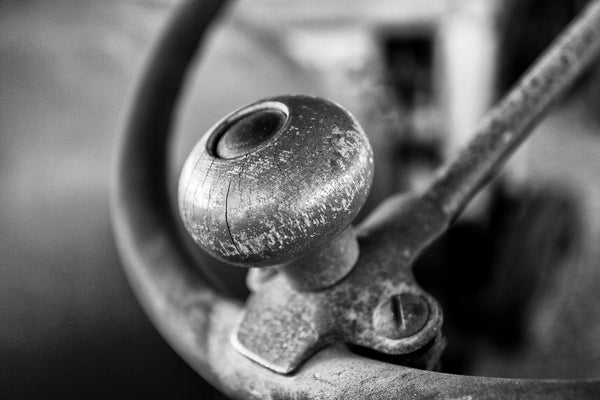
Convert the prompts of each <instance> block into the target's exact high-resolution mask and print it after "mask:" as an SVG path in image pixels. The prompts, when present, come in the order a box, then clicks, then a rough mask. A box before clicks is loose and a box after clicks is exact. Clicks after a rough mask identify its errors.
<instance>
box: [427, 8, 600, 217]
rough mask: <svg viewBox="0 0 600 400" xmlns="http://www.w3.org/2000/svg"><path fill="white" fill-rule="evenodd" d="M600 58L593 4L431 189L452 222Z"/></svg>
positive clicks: (599, 20)
mask: <svg viewBox="0 0 600 400" xmlns="http://www.w3.org/2000/svg"><path fill="white" fill-rule="evenodd" d="M599 54H600V5H599V4H598V2H597V1H594V2H591V3H590V5H589V6H588V8H587V9H586V10H584V12H583V13H582V15H581V16H580V18H578V19H577V20H576V21H575V22H574V23H572V24H571V25H570V26H569V27H568V28H567V29H566V30H565V32H563V33H562V34H561V35H560V36H559V38H558V39H556V40H555V42H554V43H553V44H552V45H551V46H550V47H549V48H548V49H547V50H546V52H545V53H544V54H542V55H541V56H540V58H539V59H538V61H537V62H536V63H535V64H534V66H533V67H531V68H530V69H529V71H528V72H527V73H526V74H525V75H524V76H523V77H522V78H521V79H520V80H519V82H518V83H517V85H516V87H515V88H513V89H512V90H511V91H510V93H509V94H508V95H507V96H505V97H504V99H503V100H502V101H500V102H499V103H498V105H496V106H495V107H494V108H492V110H490V111H489V112H488V113H487V114H486V116H485V117H484V119H483V120H482V121H481V123H480V125H479V127H478V128H477V129H476V134H475V137H474V138H473V139H472V140H471V141H470V142H469V144H468V145H467V146H466V147H465V148H464V149H463V150H462V152H460V153H459V154H458V155H457V157H456V158H455V159H454V160H452V161H451V162H449V163H447V164H446V166H445V168H443V169H441V170H440V171H439V172H438V174H437V178H436V180H435V181H434V183H433V184H432V185H431V187H430V188H429V189H428V193H427V194H426V196H427V197H429V198H430V199H433V200H434V201H435V202H436V203H438V204H439V206H440V207H441V208H442V209H443V210H444V212H445V213H447V214H448V215H449V216H450V217H451V218H452V219H454V218H456V217H457V216H458V215H460V213H461V212H462V210H463V208H464V207H465V206H466V205H467V204H468V202H469V201H470V200H471V198H472V197H473V196H474V195H475V194H476V193H477V192H478V190H479V189H480V188H481V187H482V186H483V185H485V184H486V183H487V182H488V181H489V180H490V179H491V178H492V177H493V176H494V175H495V173H496V172H497V170H498V168H500V167H501V166H502V165H503V164H504V161H505V160H506V158H507V157H509V156H510V155H511V154H512V153H513V152H514V150H515V148H516V147H517V146H518V145H519V144H520V143H521V142H522V141H523V140H525V138H527V136H528V135H529V133H531V131H532V128H533V126H534V125H535V124H536V123H537V122H539V121H540V119H541V118H543V116H544V115H545V114H546V113H547V112H548V111H549V110H550V106H551V105H552V103H553V102H555V101H556V100H557V99H559V98H560V95H561V94H562V93H564V92H565V90H566V89H568V88H569V87H570V85H572V84H573V82H574V81H575V80H576V78H577V77H578V76H580V75H581V73H582V72H583V71H584V70H585V69H586V68H587V67H589V66H590V65H591V64H592V63H593V62H594V61H596V60H597V59H598V55H599Z"/></svg>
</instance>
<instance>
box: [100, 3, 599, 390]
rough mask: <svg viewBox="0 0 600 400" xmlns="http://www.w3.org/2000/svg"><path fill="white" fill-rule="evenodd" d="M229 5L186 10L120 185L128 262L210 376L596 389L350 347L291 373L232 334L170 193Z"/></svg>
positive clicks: (123, 152)
mask: <svg viewBox="0 0 600 400" xmlns="http://www.w3.org/2000/svg"><path fill="white" fill-rule="evenodd" d="M223 5H224V4H223V2H221V1H218V0H205V1H202V0H192V1H189V2H187V3H186V4H184V5H183V6H182V7H181V9H180V10H179V11H178V12H177V15H176V16H175V18H174V19H173V21H172V23H171V25H170V26H169V28H168V30H167V32H165V34H164V36H163V38H162V40H161V42H160V43H159V44H158V46H157V48H156V49H155V52H154V56H153V58H152V60H151V61H150V63H149V66H148V70H147V72H146V75H145V77H144V78H143V81H142V85H141V88H140V90H139V92H138V95H137V97H136V99H135V103H134V105H133V112H132V116H131V118H130V121H129V126H128V128H127V130H126V134H125V135H124V137H123V141H122V143H121V146H120V149H119V154H118V167H117V171H116V173H117V176H116V177H115V180H114V183H115V186H114V187H113V190H112V213H113V221H114V229H115V235H116V241H117V246H118V247H119V249H120V252H121V255H122V258H123V261H124V266H125V269H126V271H127V274H128V276H129V279H130V281H131V284H132V286H133V287H134V289H135V291H136V293H137V295H138V297H139V299H140V301H141V303H142V305H143V306H144V308H145V310H146V312H147V313H148V315H149V316H150V318H151V319H152V320H153V322H154V324H155V325H156V326H157V327H158V328H159V330H160V331H161V333H162V334H163V335H164V336H165V337H166V338H167V340H168V341H169V343H170V344H171V345H172V346H173V348H175V350H176V351H177V352H178V353H179V354H180V355H181V356H182V357H183V358H184V359H185V360H186V361H187V362H188V363H189V364H190V365H191V366H192V367H193V368H194V369H195V370H196V371H197V372H198V373H199V374H201V375H202V376H203V377H204V378H205V379H207V380H208V381H209V382H211V383H212V384H213V385H215V386H216V387H218V388H220V389H221V390H222V391H223V392H224V393H226V394H228V395H231V396H233V397H236V398H294V399H309V398H310V399H312V398H344V399H362V398H380V399H397V398H403V397H409V396H410V397H414V398H507V397H522V396H526V397H527V398H544V399H548V398H595V397H596V396H597V393H599V392H600V381H559V380H519V379H500V378H487V377H477V376H459V375H451V374H444V373H437V372H431V371H424V370H417V369H411V368H406V367H402V366H398V365H393V364H388V363H385V362H380V361H376V360H373V359H369V358H365V357H361V356H359V355H356V354H354V353H352V352H350V351H349V350H348V349H347V348H345V347H343V346H332V347H329V348H326V349H324V350H322V351H321V352H319V353H318V354H316V355H315V356H313V357H312V358H311V359H310V360H309V361H308V362H307V363H306V364H304V365H303V366H302V368H301V369H300V370H299V371H298V372H297V373H295V374H294V375H291V376H284V375H280V374H277V373H275V372H272V371H270V370H268V369H266V368H263V367H261V366H259V365H257V364H255V363H254V362H252V361H250V360H249V359H247V358H246V357H244V356H243V355H241V354H239V353H238V352H237V351H236V350H235V349H233V347H232V346H231V344H230V341H229V338H230V335H231V332H232V331H233V329H234V326H235V325H236V324H237V323H238V321H239V320H240V318H241V315H242V311H243V306H242V304H240V303H239V302H237V301H235V300H232V299H228V298H225V297H223V296H222V295H220V294H218V293H217V292H216V291H215V290H213V289H212V288H211V287H209V286H208V285H207V284H206V283H205V282H204V280H203V279H202V277H201V276H200V274H199V272H198V270H197V267H196V266H195V265H194V263H193V261H192V258H191V256H189V255H188V254H187V252H186V250H185V246H184V244H183V242H182V240H181V236H180V235H181V234H182V231H181V229H180V227H179V226H178V224H177V214H176V212H174V209H173V206H172V204H171V202H170V200H169V196H168V193H167V161H168V158H167V155H166V153H167V152H166V151H165V149H166V148H167V147H168V138H169V132H170V127H171V124H172V119H173V116H174V111H175V106H176V103H177V99H178V96H179V93H180V90H181V88H182V86H183V83H184V77H185V73H186V71H187V68H188V66H189V64H190V62H191V61H192V59H193V57H194V54H195V51H196V48H197V46H198V44H199V43H200V42H201V39H202V37H203V35H204V33H205V32H206V30H207V28H208V27H209V26H210V23H211V22H212V21H213V20H214V18H215V17H216V16H217V15H218V12H219V10H220V9H221V8H222V7H223ZM515 145H516V144H515ZM487 173H490V174H491V173H492V172H491V171H487ZM476 178H477V179H480V178H481V177H476ZM451 183H452V182H451ZM483 183H484V182H483V181H479V182H478V183H477V185H478V186H479V185H482V184H483ZM438 189H439V190H442V191H443V190H445V189H444V186H438ZM448 201H449V202H448V204H449V206H450V207H451V208H454V210H453V212H458V211H457V210H459V209H461V208H462V203H461V202H460V201H459V202H458V203H457V199H456V198H449V199H448Z"/></svg>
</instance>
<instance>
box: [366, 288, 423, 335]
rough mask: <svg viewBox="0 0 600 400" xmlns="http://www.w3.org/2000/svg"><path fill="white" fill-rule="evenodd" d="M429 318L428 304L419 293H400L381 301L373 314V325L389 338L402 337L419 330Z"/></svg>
mask: <svg viewBox="0 0 600 400" xmlns="http://www.w3.org/2000/svg"><path fill="white" fill-rule="evenodd" d="M428 319H429V305H428V304H427V301H426V300H425V299H424V298H423V297H422V296H420V295H418V294H414V293H401V294H395V295H393V296H390V297H389V298H387V299H386V300H384V301H383V302H381V303H380V304H379V305H378V306H377V308H376V309H375V312H374V314H373V327H374V328H375V330H376V331H377V332H378V333H379V334H380V335H382V336H385V337H387V338H389V339H402V338H405V337H408V336H412V335H414V334H416V333H417V332H419V331H420V330H421V329H422V328H423V327H424V326H425V324H426V323H427V320H428Z"/></svg>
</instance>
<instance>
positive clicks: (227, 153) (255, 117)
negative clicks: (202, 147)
mask: <svg viewBox="0 0 600 400" xmlns="http://www.w3.org/2000/svg"><path fill="white" fill-rule="evenodd" d="M286 120H287V116H286V115H285V114H284V113H283V112H282V111H280V110H274V109H270V110H264V109H263V110H257V111H255V112H253V113H251V114H248V115H245V116H243V117H242V118H240V119H238V120H237V121H235V122H234V123H233V124H231V125H230V126H228V127H227V128H226V130H225V132H223V134H222V135H221V137H220V138H218V139H217V140H218V141H217V144H216V146H215V155H216V156H217V157H220V158H225V159H228V158H236V157H240V156H243V155H245V154H248V153H251V152H253V151H255V150H258V149H260V148H261V147H263V146H264V145H265V143H267V142H268V141H269V140H271V139H272V138H273V137H274V136H275V135H276V134H277V133H278V132H279V131H280V130H281V128H283V126H284V125H285V122H286Z"/></svg>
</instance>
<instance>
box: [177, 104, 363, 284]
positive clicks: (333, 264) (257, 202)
mask: <svg viewBox="0 0 600 400" xmlns="http://www.w3.org/2000/svg"><path fill="white" fill-rule="evenodd" d="M372 175H373V155H372V151H371V147H370V145H369V142H368V140H367V138H366V136H365V134H364V132H363V131H362V129H361V127H360V126H359V124H358V122H357V121H356V120H355V119H354V118H353V117H352V116H351V115H350V113H349V112H348V111H346V110H344V109H343V108H342V107H340V106H339V105H337V104H334V103H332V102H330V101H327V100H324V99H320V98H316V97H309V96H281V97H274V98H270V99H266V100H262V101H259V102H257V103H254V104H251V105H249V106H246V107H243V108H241V109H239V110H237V111H235V112H233V113H231V114H230V115H228V116H227V117H225V118H224V119H222V120H221V121H220V122H218V123H217V124H216V125H215V126H214V127H213V128H211V129H210V130H209V131H208V132H207V133H206V134H205V136H204V137H203V138H202V139H201V140H200V141H199V142H198V144H197V145H196V146H195V147H194V149H193V150H192V152H191V153H190V155H189V156H188V159H187V160H186V162H185V165H184V167H183V171H182V173H181V177H180V181H179V193H178V195H179V211H180V214H181V217H182V219H183V222H184V225H185V227H186V229H187V230H188V232H189V233H190V234H191V236H192V237H193V239H194V240H195V242H196V243H197V244H198V245H199V246H200V247H202V248H203V249H204V250H206V251H207V252H208V253H210V254H212V255H213V256H215V257H217V258H219V259H221V260H224V261H227V262H230V263H233V264H237V265H241V266H247V267H266V266H273V265H280V266H281V267H282V268H281V269H282V270H283V271H284V272H285V273H286V275H287V276H288V277H290V278H291V281H292V282H293V283H294V284H295V286H296V287H299V288H302V289H320V288H323V287H327V286H329V285H331V284H333V283H335V282H337V281H338V280H339V279H341V278H342V277H343V276H345V275H346V274H347V273H348V272H349V271H350V270H351V268H352V266H353V264H354V262H355V261H356V259H357V257H358V245H357V243H356V238H355V236H354V233H353V231H352V229H351V227H350V223H351V222H352V220H353V219H354V218H355V217H356V215H357V214H358V212H359V210H360V209H361V207H362V205H363V204H364V202H365V199H366V197H367V194H368V192H369V189H370V186H371V181H372Z"/></svg>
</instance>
